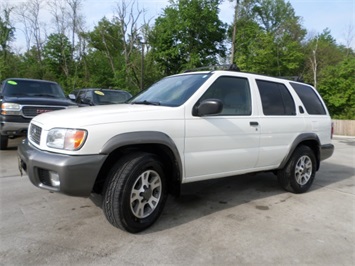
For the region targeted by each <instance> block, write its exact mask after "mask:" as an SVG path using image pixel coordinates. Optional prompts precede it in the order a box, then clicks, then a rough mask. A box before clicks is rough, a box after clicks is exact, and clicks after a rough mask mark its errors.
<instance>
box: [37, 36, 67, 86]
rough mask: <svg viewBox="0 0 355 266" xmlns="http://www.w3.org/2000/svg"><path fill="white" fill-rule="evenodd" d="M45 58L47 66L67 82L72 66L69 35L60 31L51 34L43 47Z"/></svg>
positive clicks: (63, 81)
mask: <svg viewBox="0 0 355 266" xmlns="http://www.w3.org/2000/svg"><path fill="white" fill-rule="evenodd" d="M43 58H44V62H45V65H46V66H47V68H48V69H49V70H51V71H52V72H53V73H54V75H55V76H56V77H57V78H59V79H60V80H61V81H62V82H61V83H63V84H65V83H66V82H65V81H66V80H67V79H68V78H69V74H70V66H71V43H70V42H69V39H68V37H67V36H65V35H64V34H60V33H54V34H51V35H49V36H48V39H47V42H46V44H45V45H44V48H43Z"/></svg>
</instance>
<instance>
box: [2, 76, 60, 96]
mask: <svg viewBox="0 0 355 266" xmlns="http://www.w3.org/2000/svg"><path fill="white" fill-rule="evenodd" d="M3 94H4V95H6V96H9V97H50V98H61V99H62V98H65V95H64V92H63V90H62V89H61V87H60V86H59V85H58V84H56V83H53V82H46V81H36V80H16V79H14V80H7V81H6V83H5V85H4V90H3Z"/></svg>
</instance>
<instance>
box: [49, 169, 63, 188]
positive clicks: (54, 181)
mask: <svg viewBox="0 0 355 266" xmlns="http://www.w3.org/2000/svg"><path fill="white" fill-rule="evenodd" d="M49 181H50V182H51V185H52V187H56V188H59V186H60V181H59V175H58V173H56V172H53V171H49Z"/></svg>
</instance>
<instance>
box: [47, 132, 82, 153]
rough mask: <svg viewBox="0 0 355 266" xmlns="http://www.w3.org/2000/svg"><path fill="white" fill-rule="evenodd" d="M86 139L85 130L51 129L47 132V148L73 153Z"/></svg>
mask: <svg viewBox="0 0 355 266" xmlns="http://www.w3.org/2000/svg"><path fill="white" fill-rule="evenodd" d="M86 137H87V131H86V130H82V129H69V128H53V129H51V130H50V131H49V132H48V135H47V146H48V147H50V148H55V149H61V150H69V151H75V150H79V149H80V148H81V147H82V146H83V144H84V142H85V140H86Z"/></svg>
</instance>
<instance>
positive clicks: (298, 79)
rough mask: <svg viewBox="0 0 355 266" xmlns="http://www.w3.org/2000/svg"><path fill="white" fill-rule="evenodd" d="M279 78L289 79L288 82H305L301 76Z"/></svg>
mask: <svg viewBox="0 0 355 266" xmlns="http://www.w3.org/2000/svg"><path fill="white" fill-rule="evenodd" d="M277 78H280V79H288V80H293V81H299V82H304V80H303V78H302V77H300V76H279V77H277Z"/></svg>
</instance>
